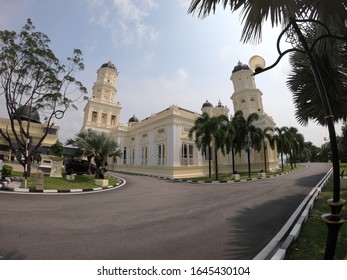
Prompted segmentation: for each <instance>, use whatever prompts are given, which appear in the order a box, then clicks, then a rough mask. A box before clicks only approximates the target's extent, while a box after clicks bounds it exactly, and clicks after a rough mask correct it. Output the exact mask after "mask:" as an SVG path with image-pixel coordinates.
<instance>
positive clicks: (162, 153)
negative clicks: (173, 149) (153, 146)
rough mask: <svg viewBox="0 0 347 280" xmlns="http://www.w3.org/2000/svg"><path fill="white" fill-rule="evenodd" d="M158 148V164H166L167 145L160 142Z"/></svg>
mask: <svg viewBox="0 0 347 280" xmlns="http://www.w3.org/2000/svg"><path fill="white" fill-rule="evenodd" d="M157 149H158V157H157V164H158V165H164V164H165V145H164V144H159V145H157Z"/></svg>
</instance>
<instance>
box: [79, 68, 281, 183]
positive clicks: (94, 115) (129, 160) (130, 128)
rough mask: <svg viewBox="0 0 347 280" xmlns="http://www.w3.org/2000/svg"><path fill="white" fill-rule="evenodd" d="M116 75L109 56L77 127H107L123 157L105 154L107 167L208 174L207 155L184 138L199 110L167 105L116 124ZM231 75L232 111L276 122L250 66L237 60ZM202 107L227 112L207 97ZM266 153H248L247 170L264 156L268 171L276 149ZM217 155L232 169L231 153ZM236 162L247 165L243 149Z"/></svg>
mask: <svg viewBox="0 0 347 280" xmlns="http://www.w3.org/2000/svg"><path fill="white" fill-rule="evenodd" d="M117 77H118V71H117V68H116V67H115V65H114V64H113V63H112V62H111V61H110V62H108V63H105V64H103V65H102V66H101V67H100V68H99V69H98V71H97V80H96V82H95V83H94V86H93V89H92V96H91V98H90V99H89V101H88V103H87V104H86V106H85V108H84V121H83V126H82V130H84V129H89V128H90V129H94V130H97V131H104V132H107V133H109V134H110V135H112V137H114V139H115V140H116V141H117V143H118V144H119V146H120V149H121V151H122V152H123V155H122V158H121V159H119V158H118V159H113V158H110V159H109V161H108V169H109V170H114V171H126V172H133V173H140V174H146V175H153V176H161V177H167V178H172V179H175V178H189V177H198V176H205V175H207V174H208V160H207V159H206V158H204V156H203V155H202V154H201V152H200V151H198V149H197V147H196V146H195V143H194V139H190V138H189V137H188V133H189V130H190V129H191V127H192V126H193V125H194V121H195V120H196V118H197V117H199V114H198V113H195V112H192V111H190V110H187V109H184V108H181V107H178V106H176V105H172V106H170V107H169V108H165V109H164V110H162V111H160V112H158V113H155V114H152V115H151V116H150V117H148V118H146V119H143V120H138V119H137V118H136V116H132V117H131V118H130V119H129V122H128V124H127V125H124V124H121V123H120V122H119V121H120V114H121V109H122V106H121V104H120V103H119V102H117V99H116V93H117V90H116V88H117V86H116V81H117ZM231 80H232V82H233V85H234V93H233V94H232V96H231V99H232V101H233V105H234V111H235V112H236V111H237V110H242V111H243V113H244V115H245V117H247V116H248V115H249V114H251V113H253V112H257V113H258V114H259V116H260V120H259V121H258V122H257V126H259V127H261V128H265V127H275V123H274V121H273V120H272V118H271V117H269V116H268V115H267V114H266V113H265V112H264V108H263V104H262V93H261V91H260V90H259V89H257V88H256V85H255V81H254V76H252V71H251V70H250V69H249V67H248V66H247V65H245V64H242V63H240V62H239V63H238V64H237V65H236V66H235V68H234V70H233V71H232V75H231ZM201 111H202V112H207V113H209V114H210V115H219V114H225V115H226V116H228V114H229V109H228V108H227V107H226V106H223V105H222V104H221V103H220V102H219V103H218V105H217V106H213V105H212V104H211V103H209V102H208V101H206V102H205V103H204V104H203V105H202V108H201ZM265 153H266V155H265ZM265 153H264V150H262V151H260V152H252V154H251V162H252V170H261V169H264V159H265V158H266V161H267V168H268V170H274V169H277V168H278V159H277V150H276V149H275V150H271V149H269V148H268V149H265ZM218 158H219V169H220V172H221V173H223V172H224V173H231V171H232V165H231V162H232V161H231V156H230V155H227V156H222V155H220V156H219V157H218ZM235 162H236V170H238V171H243V170H247V157H246V154H244V153H242V154H241V155H237V156H236V157H235Z"/></svg>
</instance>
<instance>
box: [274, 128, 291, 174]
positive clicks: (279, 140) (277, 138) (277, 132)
mask: <svg viewBox="0 0 347 280" xmlns="http://www.w3.org/2000/svg"><path fill="white" fill-rule="evenodd" d="M286 131H288V127H286V126H283V127H275V129H274V135H273V136H272V139H271V141H270V145H271V148H274V147H275V144H276V146H277V151H278V152H279V153H280V155H281V166H282V172H284V164H283V154H284V153H285V151H287V147H288V145H289V143H288V139H287V138H286V134H285V132H286Z"/></svg>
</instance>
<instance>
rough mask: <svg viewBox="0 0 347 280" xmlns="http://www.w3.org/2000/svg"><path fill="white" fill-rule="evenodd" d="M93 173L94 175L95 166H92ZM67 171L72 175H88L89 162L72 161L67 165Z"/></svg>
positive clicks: (81, 160)
mask: <svg viewBox="0 0 347 280" xmlns="http://www.w3.org/2000/svg"><path fill="white" fill-rule="evenodd" d="M90 170H91V172H92V173H93V174H94V173H95V170H96V166H95V164H91V166H90ZM65 171H66V173H70V174H87V173H88V161H87V160H84V159H72V160H68V161H67V162H66V163H65Z"/></svg>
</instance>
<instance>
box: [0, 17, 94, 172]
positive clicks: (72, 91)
mask: <svg viewBox="0 0 347 280" xmlns="http://www.w3.org/2000/svg"><path fill="white" fill-rule="evenodd" d="M49 44H50V40H49V38H48V36H47V35H45V34H43V33H41V32H38V31H36V30H35V27H34V25H33V23H32V21H31V20H30V19H28V20H27V22H26V24H25V25H24V26H23V28H22V29H21V31H20V32H19V33H17V32H15V31H8V30H2V31H0V95H3V96H4V99H5V105H6V109H7V114H8V116H9V118H10V127H7V128H6V129H0V135H1V136H2V137H3V138H4V139H5V141H6V142H7V143H8V145H9V146H10V148H11V149H12V150H17V149H18V151H19V153H18V155H19V156H18V158H17V159H18V160H19V161H20V163H21V164H22V165H23V166H24V164H30V161H28V157H29V158H30V157H32V156H33V154H34V153H35V151H36V150H37V149H38V148H39V147H40V145H41V144H42V142H43V140H44V139H45V137H46V136H47V134H48V133H49V132H50V131H51V128H52V127H53V125H54V124H55V121H56V119H61V118H62V117H63V116H64V114H65V112H66V111H67V110H68V109H70V108H74V109H77V107H76V106H75V105H74V102H76V101H77V100H79V99H80V98H82V97H85V95H86V93H87V90H86V88H85V87H84V86H83V84H82V83H81V82H80V81H78V80H77V79H76V78H75V75H76V74H77V72H79V71H82V70H83V69H84V64H83V58H82V52H81V51H80V50H78V49H74V50H73V54H72V56H71V57H68V58H67V61H66V62H64V63H63V62H61V61H60V60H59V59H58V58H57V57H56V56H55V54H54V53H53V51H52V50H51V49H50V47H49ZM23 110H27V111H29V116H28V117H27V118H26V119H23V118H22V113H23ZM39 119H41V120H43V124H42V125H43V126H44V130H43V134H42V135H40V136H39V137H37V136H36V138H35V139H34V138H33V135H32V132H31V131H30V124H31V123H32V122H39ZM14 143H17V144H18V145H17V146H18V147H15V146H14ZM26 151H28V156H27V155H26ZM23 158H24V160H22V159H23ZM29 170H30V169H29Z"/></svg>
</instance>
